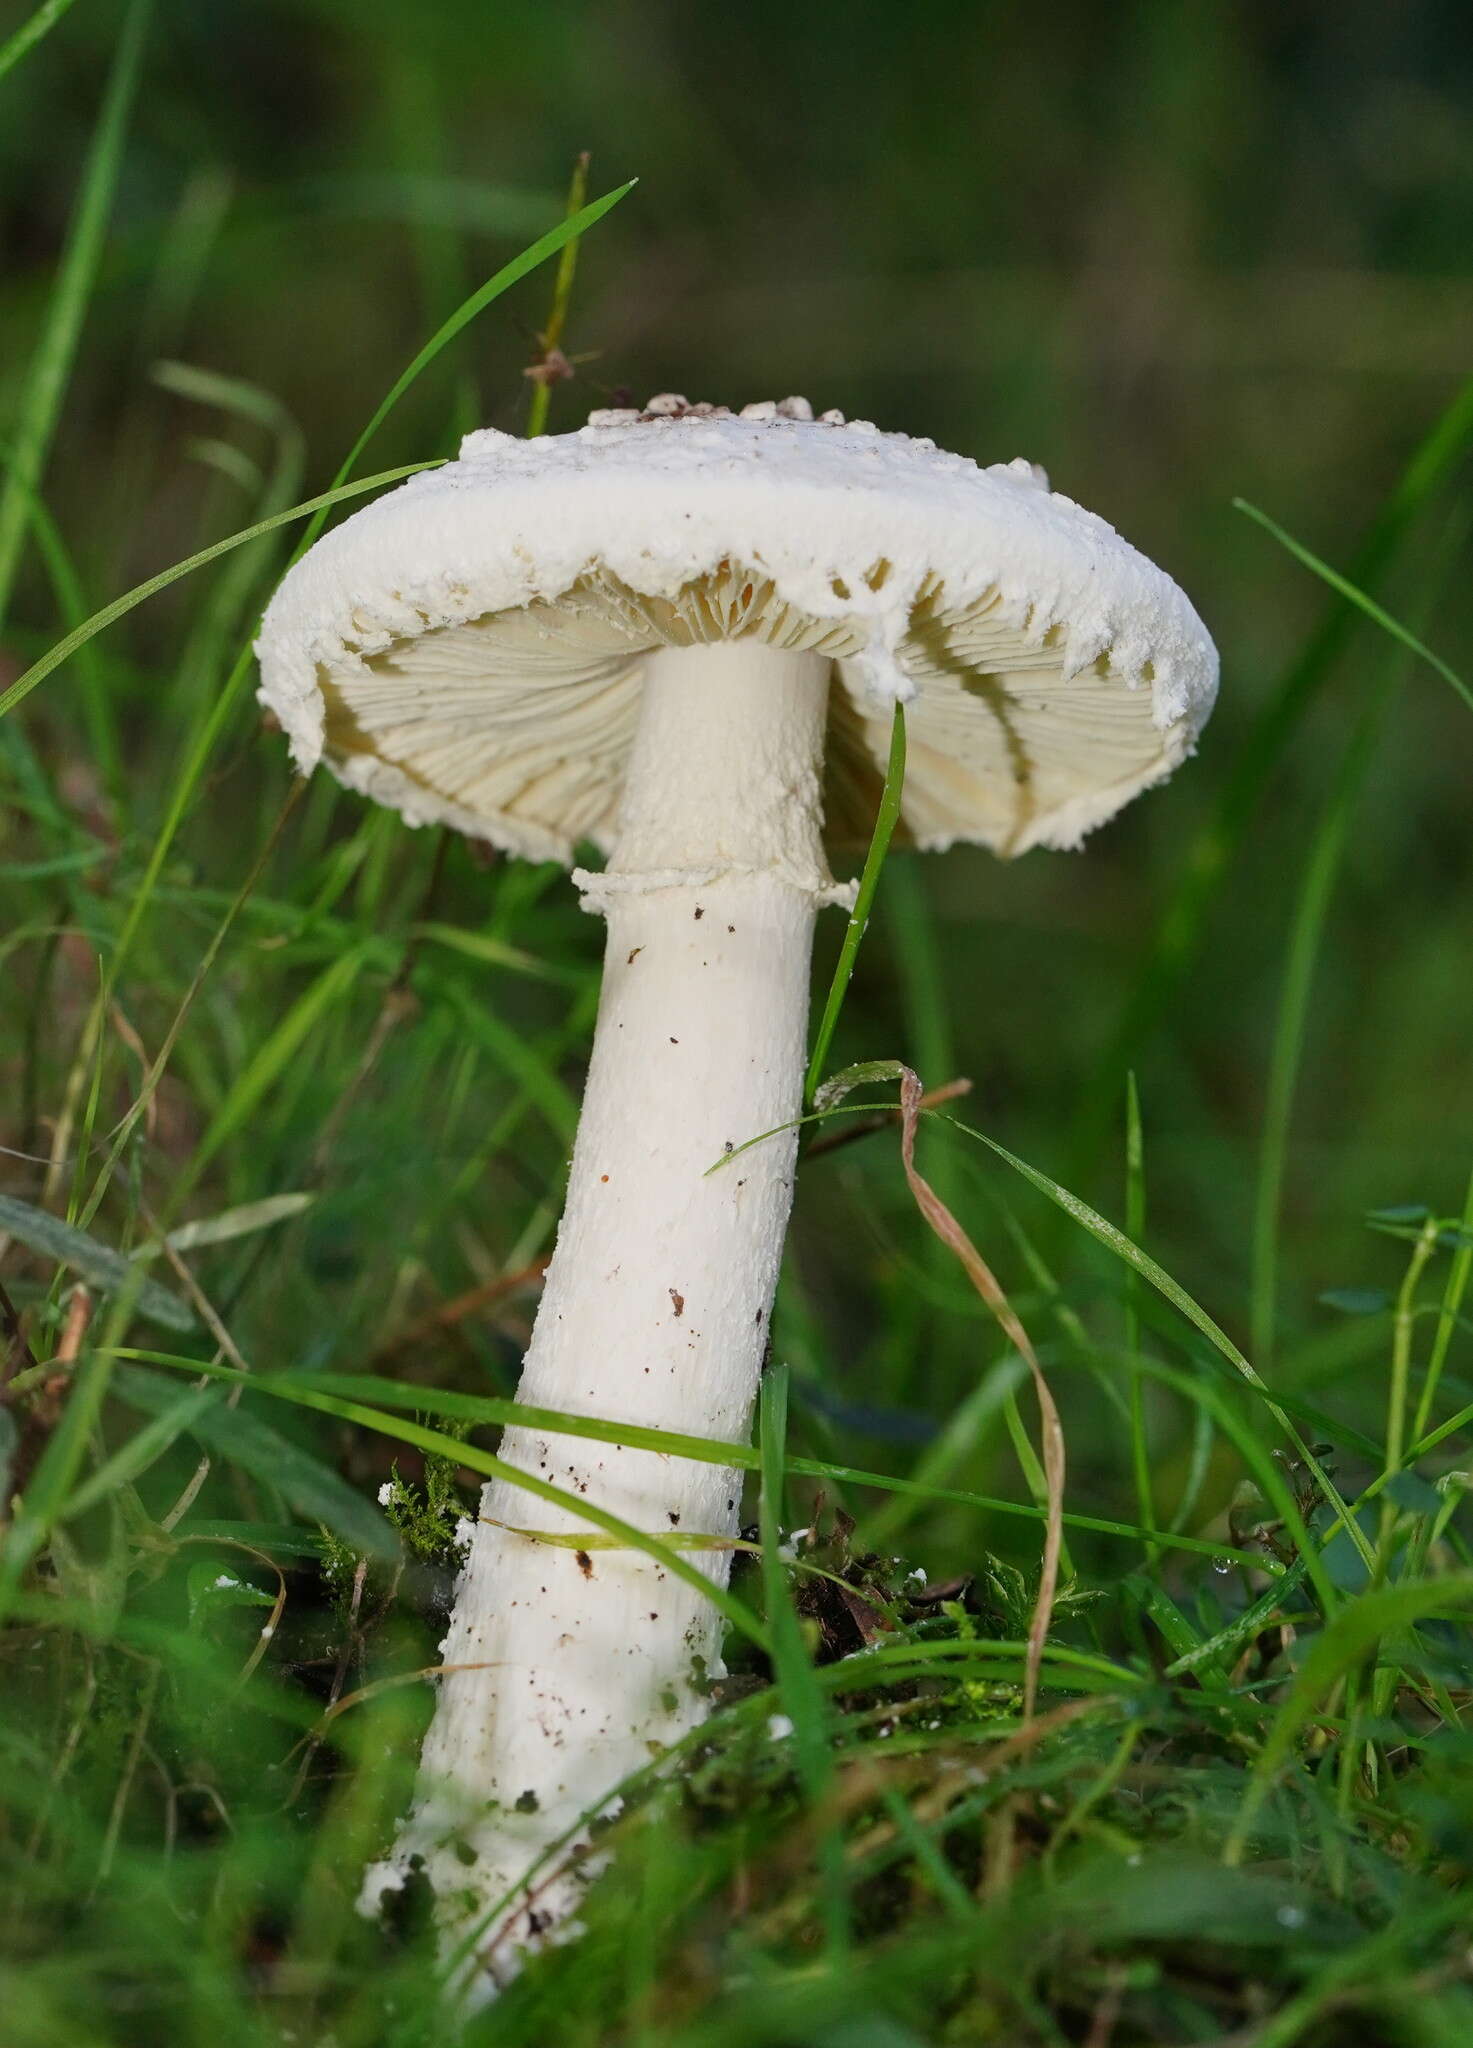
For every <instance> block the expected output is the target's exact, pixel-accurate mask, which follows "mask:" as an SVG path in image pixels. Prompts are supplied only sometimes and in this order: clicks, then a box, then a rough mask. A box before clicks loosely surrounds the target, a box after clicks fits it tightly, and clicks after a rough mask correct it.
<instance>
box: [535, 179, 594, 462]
mask: <svg viewBox="0 0 1473 2048" xmlns="http://www.w3.org/2000/svg"><path fill="white" fill-rule="evenodd" d="M587 200H588V157H587V154H586V152H585V154H584V155H582V156H580V157H579V158H578V160H577V162H576V163H575V164H574V166H573V176H572V180H571V182H570V184H569V186H568V203H567V205H566V206H565V207H564V209H563V212H564V215H565V217H567V218H571V217H572V216H573V215H574V214H577V213H581V212H582V210H583V208H584V206H585V205H586V204H587ZM577 269H578V237H577V236H576V235H571V236H570V237H569V238H568V240H567V241H566V242H564V244H563V246H562V248H561V249H560V250H559V251H558V259H557V271H556V273H555V275H554V278H553V286H552V308H551V311H550V312H549V313H548V316H547V325H546V326H545V327H544V328H543V330H542V332H541V334H539V335H538V337H537V340H538V344H539V348H540V352H541V357H542V361H543V363H545V362H546V360H547V358H548V357H549V356H550V355H551V354H552V352H553V350H554V349H556V348H560V347H561V345H562V339H563V330H564V329H565V328H566V326H567V324H568V309H569V307H570V306H571V305H572V303H573V279H574V277H575V275H576V274H577ZM535 367H537V366H536V365H534V368H535ZM551 405H552V379H551V378H550V377H546V376H543V377H534V378H533V380H532V403H531V405H530V407H529V408H528V411H527V439H528V440H529V441H535V440H536V439H537V437H538V435H539V434H545V433H546V432H547V415H548V411H549V409H550V407H551Z"/></svg>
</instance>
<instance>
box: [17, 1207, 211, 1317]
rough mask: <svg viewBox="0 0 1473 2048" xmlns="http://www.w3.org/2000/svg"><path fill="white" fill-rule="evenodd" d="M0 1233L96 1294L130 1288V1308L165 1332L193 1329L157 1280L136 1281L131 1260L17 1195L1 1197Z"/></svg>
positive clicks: (188, 1314)
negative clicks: (79, 1279) (66, 1270)
mask: <svg viewBox="0 0 1473 2048" xmlns="http://www.w3.org/2000/svg"><path fill="white" fill-rule="evenodd" d="M0 1232H4V1234H5V1235H6V1236H7V1237H13V1238H16V1239H18V1240H19V1242H20V1243H21V1244H24V1245H29V1247H30V1249H31V1250H32V1251H34V1252H39V1253H40V1255H41V1257H42V1258H44V1259H54V1260H55V1261H56V1263H57V1264H58V1265H59V1266H67V1267H69V1268H70V1269H71V1270H72V1272H74V1273H79V1274H80V1275H81V1277H82V1278H83V1279H84V1280H86V1281H87V1282H88V1283H89V1284H90V1285H91V1286H93V1287H95V1288H96V1289H97V1290H98V1292H99V1293H100V1294H116V1293H117V1292H118V1291H119V1290H120V1289H121V1288H123V1287H125V1286H129V1285H133V1286H134V1287H135V1290H136V1291H135V1294H134V1307H135V1308H136V1310H137V1312H138V1314H139V1315H141V1316H142V1317H143V1318H144V1319H145V1321H147V1322H150V1323H158V1324H161V1325H162V1326H163V1328H165V1329H167V1330H181V1331H189V1330H192V1329H194V1327H195V1318H194V1311H193V1310H192V1309H190V1308H188V1307H186V1306H185V1304H184V1303H183V1302H182V1301H180V1300H179V1299H178V1298H177V1297H176V1296H175V1295H172V1294H170V1293H169V1291H168V1289H167V1288H165V1287H160V1286H159V1285H158V1284H157V1282H156V1281H153V1280H143V1279H139V1278H138V1277H137V1275H136V1272H135V1268H134V1265H133V1262H132V1260H131V1259H126V1258H124V1256H123V1254H122V1253H121V1252H119V1251H114V1250H113V1248H112V1246H111V1245H107V1244H100V1243H99V1242H98V1240H97V1239H96V1238H95V1237H88V1236H87V1235H86V1233H85V1232H84V1231H81V1230H77V1229H75V1228H74V1227H73V1225H71V1224H70V1223H63V1222H62V1221H61V1219H60V1217H58V1216H52V1215H50V1214H48V1212H47V1211H46V1210H44V1209H36V1208H33V1207H32V1206H31V1204H30V1203H29V1202H22V1201H21V1200H19V1199H18V1197H16V1196H15V1195H0Z"/></svg>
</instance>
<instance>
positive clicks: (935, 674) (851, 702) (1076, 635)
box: [258, 395, 1217, 862]
mask: <svg viewBox="0 0 1473 2048" xmlns="http://www.w3.org/2000/svg"><path fill="white" fill-rule="evenodd" d="M734 639H749V640H752V641H756V642H765V643H766V644H768V645H770V646H772V647H773V648H781V649H785V650H788V651H791V652H797V651H800V650H802V651H807V652H812V653H816V654H821V655H825V656H827V657H829V658H830V659H831V660H832V662H833V672H834V677H835V681H834V686H833V688H832V690H831V694H830V705H829V735H828V745H827V756H826V782H827V788H826V804H825V808H826V820H827V825H826V835H827V838H828V840H829V842H830V844H831V845H842V844H849V843H853V842H856V841H862V840H863V838H864V837H865V836H866V835H867V833H868V830H869V825H870V822H871V820H872V818H873V813H874V800H875V794H876V790H877V786H878V781H879V777H880V774H881V770H882V763H883V761H884V759H885V755H886V752H887V749H888V744H889V732H890V723H891V718H890V712H891V706H892V704H893V702H894V701H895V700H896V699H900V700H901V701H903V702H905V703H906V704H907V705H908V707H909V708H908V726H909V754H908V762H907V770H906V781H905V799H904V809H903V814H902V820H901V836H902V838H908V839H909V840H910V841H911V842H912V843H915V844H918V845H920V846H923V847H928V848H941V847H945V846H948V845H950V844H952V843H953V842H956V841H972V842H977V843H980V844H983V845H986V846H989V847H991V848H992V849H993V850H994V851H996V852H998V853H1003V854H1015V853H1021V852H1023V851H1024V850H1026V849H1027V848H1028V847H1031V846H1036V845H1043V846H1072V845H1075V844H1077V843H1078V841H1079V840H1080V839H1081V838H1082V837H1083V835H1084V834H1085V833H1086V832H1088V831H1089V830H1091V828H1092V827H1094V826H1096V825H1099V824H1101V823H1102V822H1103V821H1104V820H1105V819H1107V818H1109V817H1111V816H1112V815H1113V814H1114V812H1115V811H1117V810H1118V809H1119V808H1120V806H1121V805H1122V804H1124V803H1126V802H1128V800H1129V799H1130V798H1131V797H1132V796H1134V795H1136V794H1137V792H1138V791H1140V790H1142V789H1145V788H1147V787H1148V786H1149V785H1150V784H1152V783H1155V782H1159V781H1160V780H1161V779H1162V778H1163V777H1165V776H1166V775H1169V774H1170V772H1171V771H1172V769H1173V768H1175V767H1176V766H1177V764H1178V763H1179V762H1180V761H1181V760H1182V759H1183V758H1184V757H1185V756H1186V755H1187V754H1189V753H1190V752H1191V751H1192V749H1193V745H1194V742H1195V739H1196V735H1197V733H1198V731H1199V730H1200V728H1201V726H1202V724H1203V723H1204V721H1205V720H1206V718H1207V715H1208V713H1209V711H1210V710H1211V707H1212V702H1213V698H1214V695H1215V693H1216V685H1217V658H1216V654H1215V651H1214V649H1213V646H1212V642H1211V640H1210V639H1209V637H1208V635H1207V632H1206V629H1205V628H1204V626H1203V625H1202V622H1201V620H1200V619H1199V618H1198V617H1197V614H1196V612H1195V611H1194V610H1193V608H1192V606H1191V605H1190V604H1189V603H1188V601H1187V599H1186V598H1185V597H1184V595H1183V594H1182V592H1181V591H1180V590H1178V589H1177V587H1176V585H1175V584H1174V583H1173V582H1172V581H1171V580H1170V578H1169V577H1167V576H1166V575H1164V574H1163V573H1162V571H1160V570H1159V569H1157V568H1156V567H1155V566H1154V565H1153V564H1152V563H1150V562H1149V561H1147V560H1146V559H1145V557H1144V556H1142V555H1141V554H1139V553H1138V552H1137V551H1136V550H1135V549H1134V548H1132V547H1130V546H1129V545H1128V544H1127V543H1126V542H1125V541H1123V540H1122V539H1121V538H1120V536H1119V535H1118V534H1117V533H1116V532H1115V531H1114V530H1113V528H1111V527H1110V526H1108V525H1107V524H1106V523H1105V521H1104V520H1102V519H1100V518H1097V517H1096V516H1095V515H1094V514H1092V513H1089V512H1086V511H1084V510H1082V509H1081V507H1079V506H1078V505H1076V504H1074V503H1073V502H1072V500H1070V499H1068V498H1065V497H1062V496H1061V495H1060V494H1059V493H1057V492H1051V491H1050V490H1049V489H1048V487H1047V483H1046V481H1045V480H1044V479H1043V477H1042V473H1041V472H1040V471H1038V470H1037V469H1036V468H1034V466H1033V465H1031V464H1029V463H1027V462H1022V461H1018V462H1012V463H1008V464H1000V465H994V466H992V467H990V468H986V469H983V468H979V467H978V465H977V464H976V463H974V462H972V461H970V460H968V459H967V458H965V457H963V456H960V455H950V454H947V453H945V452H944V451H942V450H940V449H938V448H936V447H935V445H934V444H933V443H932V442H930V441H926V440H912V439H910V438H908V437H907V436H905V435H903V434H884V433H880V432H879V431H878V430H877V429H876V428H874V427H873V426H871V425H870V424H869V423H868V422H867V421H854V422H851V423H848V424H846V423H844V421H843V419H842V416H841V415H839V414H836V413H828V414H825V415H823V417H822V418H821V419H818V420H814V419H813V418H812V416H811V411H810V408H809V407H808V406H807V404H806V403H805V402H804V401H803V400H801V399H788V400H783V401H780V402H778V403H772V402H768V403H765V404H761V405H754V406H748V407H746V408H745V410H744V412H743V413H742V414H740V415H733V414H731V413H729V412H727V411H726V410H725V409H724V408H720V407H713V406H690V405H687V404H686V402H685V401H684V400H683V399H680V398H677V397H674V396H668V395H667V396H665V397H663V398H657V399H653V400H651V402H650V405H649V406H648V407H647V408H646V409H645V411H644V412H642V413H641V412H637V411H634V410H625V411H613V412H603V413H597V414H595V415H594V416H593V418H592V420H591V421H590V423H589V425H588V426H586V427H584V428H583V429H581V431H579V432H576V433H572V434H564V435H557V436H547V437H543V438H541V439H537V440H532V441H526V440H519V439H514V438H513V437H511V436H509V435H506V434H500V433H494V432H481V433H475V434H471V435H469V436H468V437H467V439H466V440H465V442H464V443H463V445H462V448H461V453H460V458H459V460H458V461H456V462H453V463H449V464H447V465H446V466H445V467H444V468H441V469H439V470H436V471H433V472H429V473H427V474H425V475H423V476H420V477H416V478H415V479H413V480H412V481H411V482H410V483H408V484H405V485H403V486H402V487H401V488H400V489H398V490H396V491H393V492H390V493H389V494H387V495H386V496H385V497H383V498H381V499H379V500H378V501H377V502H376V503H374V504H373V505H370V506H369V507H368V508H367V509H366V510H364V511H361V512H359V513H357V514H356V515H355V516H354V517H353V518H351V519H349V520H347V521H345V522H344V524H343V525H342V526H340V527H338V528H337V529H335V530H334V531H333V532H332V533H330V534H329V535H328V536H327V537H326V538H325V539H324V540H322V541H320V542H319V543H318V544H317V546H316V547H315V548H314V549H313V550H312V552H311V553H310V554H309V555H308V556H307V557H306V558H305V559H304V560H303V561H302V562H300V563H299V564H298V565H297V567H296V568H295V569H294V570H293V571H292V572H291V573H290V574H289V575H288V576H287V578H286V579H285V581H284V582H283V584H282V586H281V588H280V590H279V591H278V592H277V594H276V597H275V598H274V600H273V602H272V604H271V607H270V609H269V610H268V612H267V614H266V618H265V622H264V625H263V628H262V633H261V638H260V641H259V643H258V652H259V655H260V658H261V667H262V677H263V681H262V691H261V694H262V697H263V699H264V700H265V702H266V703H267V704H268V705H270V706H271V708H272V709H273V710H274V711H275V712H276V713H277V715H278V716H279V717H280V719H281V722H282V724H283V725H284V726H285V728H286V730H287V732H288V734H289V735H290V738H291V742H292V749H293V753H294V756H295V758H296V761H297V763H298V765H299V766H300V767H302V768H303V769H309V768H311V767H313V766H314V765H315V764H316V763H317V762H318V761H319V760H322V761H324V762H325V763H326V765H327V766H328V767H329V768H331V770H332V772H333V773H334V774H335V775H337V776H338V777H339V778H340V779H341V780H342V781H343V782H345V783H346V784H348V785H349V786H350V787H351V788H354V789H358V790H361V791H363V792H364V793H365V794H367V795H369V796H372V797H374V798H376V799H377V800H378V801H379V802H381V803H385V804H389V805H391V806H393V807H394V808H395V809H397V810H399V811H401V812H402V813H403V815H404V816H405V817H406V818H407V819H408V820H409V821H410V823H412V824H425V823H432V822H434V823H444V824H449V825H452V826H454V827H456V828H457V829H458V830H460V831H462V832H465V833H468V834H471V835H473V836H475V837H478V838H482V839H486V840H489V841H491V842H492V843H493V844H495V845H497V846H499V847H502V848H504V849H505V850H506V851H508V852H510V853H516V854H521V855H525V856H528V857H531V858H533V859H553V860H560V861H564V862H566V861H568V860H570V859H571V857H572V852H573V848H574V846H575V845H576V844H577V842H578V841H580V840H591V841H592V842H594V844H596V845H597V846H599V847H600V848H601V849H603V850H604V851H605V852H608V851H610V850H611V848H612V846H613V843H614V839H615V831H616V821H617V819H618V816H619V807H620V795H621V791H622V788H623V783H624V775H625V769H626V765H627V762H628V759H629V753H630V748H631V745H632V742H633V738H634V733H635V729H636V726H637V723H638V715H639V704H640V696H641V691H642V688H643V680H642V663H643V660H644V657H645V656H646V655H647V654H648V653H649V652H651V651H653V650H656V649H659V648H661V647H667V646H674V647H686V646H696V645H701V644H705V643H711V642H716V641H721V640H734Z"/></svg>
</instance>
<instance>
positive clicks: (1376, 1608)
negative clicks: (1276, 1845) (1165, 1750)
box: [1223, 1572, 1473, 1864]
mask: <svg viewBox="0 0 1473 2048" xmlns="http://www.w3.org/2000/svg"><path fill="white" fill-rule="evenodd" d="M1470 1604H1473V1572H1449V1573H1448V1574H1447V1575H1446V1577H1444V1578H1441V1579H1432V1580H1422V1581H1418V1582H1413V1583H1412V1584H1409V1585H1400V1586H1383V1587H1381V1588H1380V1589H1379V1590H1378V1591H1375V1592H1371V1593H1363V1594H1361V1595H1360V1597H1359V1598H1358V1599H1355V1600H1352V1601H1349V1602H1347V1604H1346V1605H1345V1606H1344V1607H1342V1608H1341V1610H1340V1612H1339V1613H1338V1614H1337V1615H1336V1616H1335V1617H1334V1619H1333V1620H1332V1621H1331V1622H1330V1623H1329V1624H1328V1625H1327V1626H1326V1627H1325V1629H1324V1630H1323V1631H1322V1632H1321V1633H1320V1634H1319V1635H1318V1636H1316V1637H1315V1639H1314V1641H1313V1642H1312V1643H1311V1644H1310V1646H1309V1649H1308V1652H1307V1653H1306V1655H1305V1658H1304V1662H1303V1663H1302V1664H1301V1665H1300V1667H1299V1670H1298V1672H1297V1674H1296V1676H1295V1679H1294V1684H1293V1686H1292V1688H1291V1690H1290V1693H1289V1696H1288V1698H1287V1699H1286V1700H1285V1701H1284V1704H1283V1705H1282V1707H1280V1709H1279V1711H1278V1713H1277V1715H1276V1716H1275V1718H1274V1724H1273V1727H1272V1728H1271V1730H1270V1731H1269V1736H1268V1740H1267V1741H1266V1742H1265V1743H1264V1746H1263V1749H1262V1750H1261V1752H1260V1754H1259V1757H1258V1760H1257V1762H1256V1763H1255V1765H1254V1767H1253V1773H1252V1776H1251V1778H1250V1779H1249V1782H1248V1786H1247V1790H1246V1793H1245V1795H1244V1798H1243V1802H1242V1805H1241V1806H1240V1807H1239V1809H1238V1814H1237V1817H1236V1819H1235V1820H1234V1822H1233V1825H1232V1828H1231V1830H1230V1831H1229V1834H1228V1839H1227V1844H1226V1847H1225V1849H1224V1851H1223V1861H1224V1862H1225V1863H1229V1864H1234V1863H1238V1862H1240V1861H1241V1860H1242V1856H1243V1851H1244V1849H1245V1848H1246V1847H1247V1844H1248V1839H1249V1837H1250V1836H1251V1834H1252V1832H1253V1827H1254V1824H1255V1822H1256V1821H1257V1819H1258V1815H1259V1813H1260V1811H1261V1810H1262V1807H1263V1802H1264V1800H1265V1799H1266V1798H1267V1797H1268V1794H1269V1792H1270V1790H1271V1789H1272V1786H1273V1781H1274V1779H1275V1777H1276V1776H1277V1775H1278V1773H1279V1772H1280V1770H1282V1768H1283V1766H1284V1764H1285V1763H1286V1762H1287V1761H1288V1758H1289V1754H1290V1752H1291V1750H1292V1749H1293V1747H1294V1744H1295V1742H1296V1741H1297V1740H1298V1738H1299V1736H1300V1735H1301V1734H1302V1733H1303V1732H1304V1730H1305V1728H1307V1727H1308V1725H1309V1723H1310V1721H1311V1720H1313V1718H1314V1716H1315V1715H1316V1714H1317V1713H1318V1712H1319V1710H1320V1709H1321V1707H1322V1706H1323V1705H1324V1703H1325V1701H1326V1700H1327V1699H1328V1697H1329V1695H1330V1692H1331V1690H1332V1689H1333V1687H1334V1686H1335V1685H1336V1684H1337V1683H1338V1682H1339V1680H1341V1679H1342V1678H1344V1677H1345V1676H1346V1674H1347V1673H1348V1672H1350V1671H1352V1670H1353V1669H1354V1668H1355V1667H1356V1666H1357V1665H1358V1664H1359V1663H1360V1662H1361V1660H1362V1659H1363V1658H1364V1657H1366V1656H1367V1655H1368V1654H1369V1653H1370V1652H1371V1651H1372V1650H1373V1649H1374V1648H1375V1647H1376V1645H1377V1644H1378V1643H1379V1642H1381V1641H1382V1639H1383V1638H1384V1637H1385V1636H1387V1635H1389V1634H1391V1633H1392V1632H1393V1631H1396V1630H1401V1629H1406V1628H1410V1627H1411V1626H1412V1625H1413V1624H1414V1623H1415V1622H1418V1621H1421V1620H1425V1619H1426V1618H1427V1617H1428V1616H1430V1615H1434V1614H1456V1613H1457V1612H1459V1610H1460V1609H1462V1608H1465V1607H1467V1606H1469V1605H1470Z"/></svg>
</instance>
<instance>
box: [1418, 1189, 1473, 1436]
mask: <svg viewBox="0 0 1473 2048" xmlns="http://www.w3.org/2000/svg"><path fill="white" fill-rule="evenodd" d="M1462 1226H1463V1237H1462V1242H1461V1243H1460V1244H1459V1245H1458V1248H1457V1250H1456V1251H1455V1252H1454V1253H1453V1256H1452V1261H1451V1264H1450V1265H1449V1267H1448V1275H1447V1283H1446V1285H1445V1286H1444V1288H1443V1291H1442V1303H1441V1306H1440V1307H1439V1309H1438V1311H1437V1330H1436V1334H1435V1335H1434V1337H1433V1339H1432V1351H1431V1355H1430V1356H1429V1358H1428V1360H1427V1372H1426V1375H1425V1377H1424V1379H1423V1381H1422V1391H1421V1394H1420V1395H1419V1396H1418V1399H1417V1416H1416V1420H1415V1422H1414V1423H1413V1424H1412V1435H1413V1437H1414V1438H1417V1439H1420V1438H1421V1437H1423V1436H1424V1435H1425V1434H1426V1430H1427V1424H1428V1423H1429V1421H1430V1420H1431V1419H1432V1409H1433V1405H1434V1403H1435V1402H1436V1400H1437V1389H1438V1385H1439V1383H1440V1381H1441V1379H1442V1372H1443V1367H1444V1366H1445V1365H1446V1364H1447V1354H1448V1349H1449V1346H1450V1345H1451V1344H1452V1341H1453V1332H1454V1330H1456V1329H1457V1327H1458V1321H1459V1317H1460V1315H1461V1313H1462V1307H1463V1296H1464V1295H1465V1294H1466V1292H1467V1290H1468V1281H1469V1279H1470V1277H1473V1174H1469V1176H1468V1189H1467V1193H1466V1194H1465V1195H1464V1197H1463V1215H1462Z"/></svg>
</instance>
